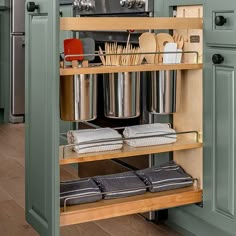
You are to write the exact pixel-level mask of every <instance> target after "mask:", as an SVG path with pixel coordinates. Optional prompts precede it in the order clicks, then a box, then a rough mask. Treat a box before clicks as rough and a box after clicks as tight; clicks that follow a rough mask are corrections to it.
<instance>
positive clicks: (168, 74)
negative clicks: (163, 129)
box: [147, 70, 177, 114]
mask: <svg viewBox="0 0 236 236" xmlns="http://www.w3.org/2000/svg"><path fill="white" fill-rule="evenodd" d="M176 77H177V71H176V70H163V71H153V72H151V78H150V83H149V86H147V89H148V92H147V95H149V96H148V111H149V112H152V113H156V114H172V113H175V112H176Z"/></svg>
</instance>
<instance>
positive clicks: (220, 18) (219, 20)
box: [215, 16, 227, 26]
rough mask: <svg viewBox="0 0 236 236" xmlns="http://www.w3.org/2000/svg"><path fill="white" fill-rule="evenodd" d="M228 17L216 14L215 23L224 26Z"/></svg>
mask: <svg viewBox="0 0 236 236" xmlns="http://www.w3.org/2000/svg"><path fill="white" fill-rule="evenodd" d="M226 22H227V19H226V18H225V17H224V16H216V17H215V24H216V25H217V26H223V25H224V24H226Z"/></svg>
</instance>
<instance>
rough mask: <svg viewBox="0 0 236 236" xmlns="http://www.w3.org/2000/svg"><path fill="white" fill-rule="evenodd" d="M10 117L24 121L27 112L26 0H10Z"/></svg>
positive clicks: (15, 120)
mask: <svg viewBox="0 0 236 236" xmlns="http://www.w3.org/2000/svg"><path fill="white" fill-rule="evenodd" d="M10 22H11V23H10V27H11V31H10V117H9V120H10V122H12V123H19V122H23V121H24V113H25V48H24V47H25V0H11V1H10Z"/></svg>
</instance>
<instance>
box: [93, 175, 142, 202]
mask: <svg viewBox="0 0 236 236" xmlns="http://www.w3.org/2000/svg"><path fill="white" fill-rule="evenodd" d="M93 179H94V181H95V182H96V183H97V185H98V186H99V188H100V189H101V191H102V192H103V197H104V199H112V198H121V197H129V196H133V195H138V194H143V193H145V192H146V185H145V184H144V183H143V182H142V181H141V180H140V179H139V178H138V176H137V175H136V174H135V173H134V172H131V171H130V172H123V173H119V174H112V175H104V176H96V177H93Z"/></svg>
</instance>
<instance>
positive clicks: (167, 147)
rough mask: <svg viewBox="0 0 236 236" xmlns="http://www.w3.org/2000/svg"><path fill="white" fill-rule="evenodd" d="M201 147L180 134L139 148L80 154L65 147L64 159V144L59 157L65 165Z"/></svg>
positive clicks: (125, 146) (127, 147)
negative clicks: (173, 138)
mask: <svg viewBox="0 0 236 236" xmlns="http://www.w3.org/2000/svg"><path fill="white" fill-rule="evenodd" d="M200 147H202V143H199V142H196V141H195V140H193V139H190V138H186V137H181V136H179V137H178V140H177V142H175V143H172V144H164V145H156V146H148V147H138V148H135V147H131V146H128V145H126V144H124V146H123V148H122V149H120V150H114V151H106V152H95V153H86V154H78V153H76V152H74V151H72V149H71V148H66V149H65V157H66V158H64V159H63V146H60V148H59V149H60V150H59V158H60V165H65V164H72V163H81V162H90V161H99V160H107V159H115V158H123V157H131V156H141V155H147V154H154V153H162V152H171V151H179V150H189V149H194V148H200Z"/></svg>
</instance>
